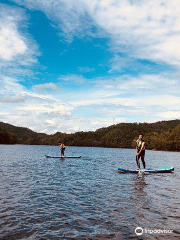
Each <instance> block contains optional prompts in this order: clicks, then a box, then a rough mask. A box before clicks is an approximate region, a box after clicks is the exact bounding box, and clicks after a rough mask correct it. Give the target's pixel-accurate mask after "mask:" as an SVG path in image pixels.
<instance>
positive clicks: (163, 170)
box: [118, 167, 174, 173]
mask: <svg viewBox="0 0 180 240" xmlns="http://www.w3.org/2000/svg"><path fill="white" fill-rule="evenodd" d="M140 171H141V172H142V169H141V170H140ZM173 171H174V167H163V168H158V169H152V168H146V169H145V171H144V173H171V172H173ZM118 172H119V173H139V170H130V169H124V168H118Z"/></svg>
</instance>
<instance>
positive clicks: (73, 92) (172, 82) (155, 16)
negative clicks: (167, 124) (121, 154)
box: [0, 0, 180, 133]
mask: <svg viewBox="0 0 180 240" xmlns="http://www.w3.org/2000/svg"><path fill="white" fill-rule="evenodd" d="M179 12H180V6H179V4H178V1H176V0H173V1H166V0H159V1H156V0H151V1H145V0H142V1H136V0H134V1H130V0H121V1H115V0H107V1H103V0H91V1H88V0H74V1H72V0H51V1H49V0H36V1H35V0H28V1H27V0H13V1H8V0H6V1H5V0H0V121H3V122H8V123H11V124H14V125H17V126H23V127H29V128H31V129H33V130H35V131H39V132H46V133H54V132H56V131H62V132H76V131H89V130H95V129H97V128H100V127H105V126H109V125H111V124H112V123H113V119H114V122H115V123H119V122H154V121H159V120H168V119H175V118H179V117H180V107H179V106H180V90H179V82H180V78H179V67H180V50H179V42H180V24H179V22H180V16H179Z"/></svg>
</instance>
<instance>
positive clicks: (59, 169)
mask: <svg viewBox="0 0 180 240" xmlns="http://www.w3.org/2000/svg"><path fill="white" fill-rule="evenodd" d="M46 154H47V155H53V156H57V155H58V154H59V149H58V147H56V146H25V145H13V146H7V145H0V239H5V240H6V239H8V240H9V239H10V240H11V239H48V240H49V239H64V240H65V239H137V235H136V234H135V232H134V231H135V228H136V227H142V228H143V229H144V231H145V229H151V230H152V229H153V230H154V229H162V230H163V229H167V230H173V232H172V233H169V234H162V233H161V234H158V233H156V234H150V233H144V234H143V235H142V236H141V237H139V238H138V239H180V153H177V152H175V153H174V152H155V151H147V152H146V163H147V167H153V168H156V167H163V166H174V167H175V172H174V173H169V174H149V175H144V176H138V175H134V174H120V173H118V172H117V169H118V167H124V168H136V163H135V157H134V155H135V150H131V149H110V148H109V149H108V148H87V147H67V148H66V154H67V155H81V156H82V158H81V159H66V160H59V159H50V158H46V157H45V155H46Z"/></svg>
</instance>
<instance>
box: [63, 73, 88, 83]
mask: <svg viewBox="0 0 180 240" xmlns="http://www.w3.org/2000/svg"><path fill="white" fill-rule="evenodd" d="M58 80H60V81H66V82H75V83H85V82H86V78H84V77H83V76H82V75H76V74H70V75H61V76H59V77H58Z"/></svg>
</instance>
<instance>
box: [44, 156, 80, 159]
mask: <svg viewBox="0 0 180 240" xmlns="http://www.w3.org/2000/svg"><path fill="white" fill-rule="evenodd" d="M46 157H47V158H63V159H64V158H81V156H64V157H61V156H59V157H53V156H48V155H46Z"/></svg>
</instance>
